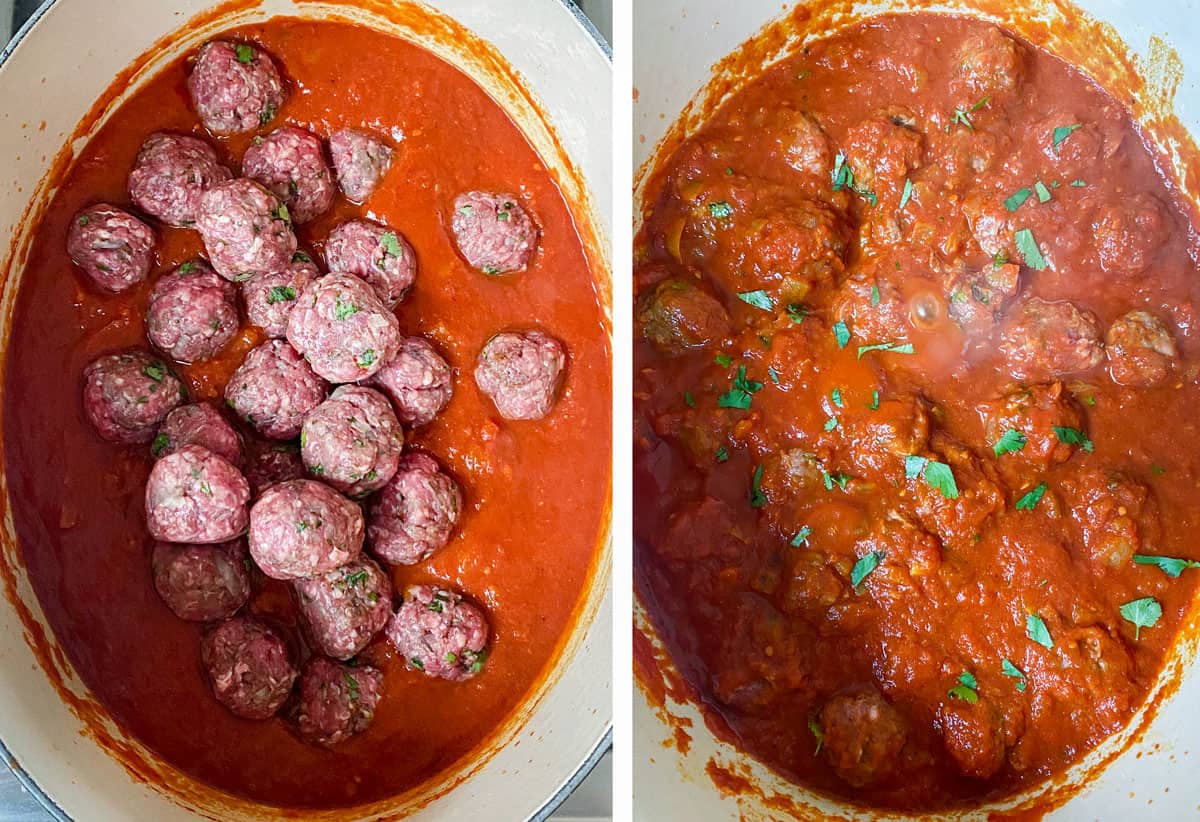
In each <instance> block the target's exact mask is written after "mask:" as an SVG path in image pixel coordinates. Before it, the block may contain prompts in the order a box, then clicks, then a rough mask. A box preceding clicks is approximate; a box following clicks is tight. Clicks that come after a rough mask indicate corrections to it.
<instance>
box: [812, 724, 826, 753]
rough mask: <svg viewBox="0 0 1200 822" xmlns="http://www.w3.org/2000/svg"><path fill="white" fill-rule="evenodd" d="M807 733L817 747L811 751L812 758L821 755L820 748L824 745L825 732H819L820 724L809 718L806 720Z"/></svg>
mask: <svg viewBox="0 0 1200 822" xmlns="http://www.w3.org/2000/svg"><path fill="white" fill-rule="evenodd" d="M808 732H809V733H811V734H812V735H813V739H815V740H816V741H817V747H816V748H814V749H813V756H817V755H819V754H820V753H821V746H822V745H824V744H825V731H823V730H821V723H819V722H817V720H815V719H813V718H811V717H810V718H809V720H808Z"/></svg>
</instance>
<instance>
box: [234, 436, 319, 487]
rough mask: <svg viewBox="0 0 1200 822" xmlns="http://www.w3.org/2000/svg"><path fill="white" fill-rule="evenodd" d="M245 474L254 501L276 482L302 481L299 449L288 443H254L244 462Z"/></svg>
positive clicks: (301, 462) (302, 474)
mask: <svg viewBox="0 0 1200 822" xmlns="http://www.w3.org/2000/svg"><path fill="white" fill-rule="evenodd" d="M245 473H246V481H247V482H249V483H250V491H251V492H252V493H253V494H254V498H255V499H257V498H258V497H260V496H262V492H263V491H265V490H267V489H268V488H270V487H271V486H272V485H274V484H276V483H278V482H287V481H288V480H294V479H303V478H304V475H305V473H304V462H303V461H302V460H301V459H300V448H299V446H297V445H294V444H292V443H290V442H262V441H258V442H255V443H254V444H253V445H252V446H251V448H250V456H249V457H248V458H247V460H246V472H245Z"/></svg>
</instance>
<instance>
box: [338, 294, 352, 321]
mask: <svg viewBox="0 0 1200 822" xmlns="http://www.w3.org/2000/svg"><path fill="white" fill-rule="evenodd" d="M357 313H358V306H357V305H355V304H354V303H352V302H349V301H346V300H343V299H342V297H341V295H340V294H339V295H338V298H337V300H336V301H335V302H334V304H333V318H334V319H335V320H345V319H348V318H349V317H351V316H352V315H354V314H357Z"/></svg>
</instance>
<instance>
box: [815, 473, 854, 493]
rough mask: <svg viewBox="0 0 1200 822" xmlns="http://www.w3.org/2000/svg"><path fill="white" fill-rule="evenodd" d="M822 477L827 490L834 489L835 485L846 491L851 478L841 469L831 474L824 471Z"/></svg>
mask: <svg viewBox="0 0 1200 822" xmlns="http://www.w3.org/2000/svg"><path fill="white" fill-rule="evenodd" d="M821 477H822V479H823V480H824V481H825V490H826V491H832V490H833V486H835V485H836V486H837V487H838V488H841V489H842V490H843V491H845V490H846V486H847V485H849V483H850V479H851V477H850V475H849V474H843V473H842V472H841V471H838V472H837V473H834V474H830V473H829V472H828V471H822V472H821Z"/></svg>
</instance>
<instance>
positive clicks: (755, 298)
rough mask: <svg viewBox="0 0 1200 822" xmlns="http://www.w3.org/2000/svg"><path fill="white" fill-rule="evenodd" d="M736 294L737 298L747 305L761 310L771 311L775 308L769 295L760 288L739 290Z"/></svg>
mask: <svg viewBox="0 0 1200 822" xmlns="http://www.w3.org/2000/svg"><path fill="white" fill-rule="evenodd" d="M737 296H738V299H739V300H741V301H742V302H744V303H746V304H747V305H752V306H754V307H755V308H761V309H762V310H763V311H772V310H774V308H775V303H774V301H772V300H771V295H770V294H768V293H767V292H765V291H763V290H761V289H760V290H758V291H740V292H738V295H737Z"/></svg>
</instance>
